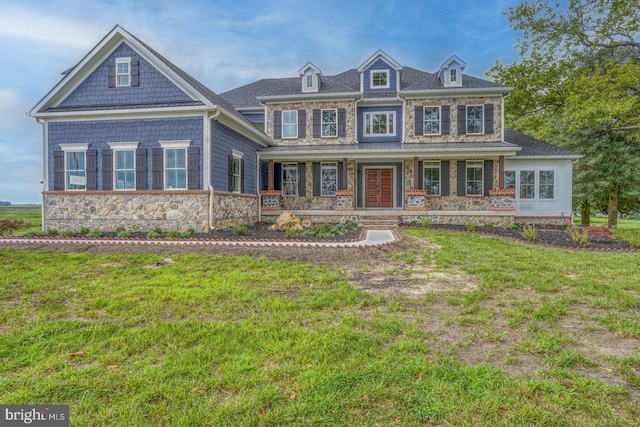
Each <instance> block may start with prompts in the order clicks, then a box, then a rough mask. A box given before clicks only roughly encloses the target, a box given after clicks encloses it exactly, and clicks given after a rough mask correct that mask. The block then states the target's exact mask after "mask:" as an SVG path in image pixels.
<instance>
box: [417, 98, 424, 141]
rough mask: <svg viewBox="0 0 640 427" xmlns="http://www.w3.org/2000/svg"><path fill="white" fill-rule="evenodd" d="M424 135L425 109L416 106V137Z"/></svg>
mask: <svg viewBox="0 0 640 427" xmlns="http://www.w3.org/2000/svg"><path fill="white" fill-rule="evenodd" d="M422 134H424V107H423V106H422V105H416V135H422Z"/></svg>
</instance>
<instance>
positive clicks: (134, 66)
mask: <svg viewBox="0 0 640 427" xmlns="http://www.w3.org/2000/svg"><path fill="white" fill-rule="evenodd" d="M139 70H140V62H139V61H131V86H139V85H140V79H139V75H140V71H139Z"/></svg>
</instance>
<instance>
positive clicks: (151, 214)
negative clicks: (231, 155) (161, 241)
mask: <svg viewBox="0 0 640 427" xmlns="http://www.w3.org/2000/svg"><path fill="white" fill-rule="evenodd" d="M43 195H44V219H45V221H44V223H45V231H46V230H51V229H56V230H58V231H65V230H72V231H76V232H78V231H80V229H81V228H83V227H87V228H89V229H92V230H94V229H95V230H100V231H115V229H116V228H118V227H124V228H125V229H126V230H127V231H149V230H153V229H154V228H156V227H160V228H162V229H163V230H165V231H168V230H178V231H184V230H187V229H189V228H194V229H195V230H196V231H197V232H208V231H209V192H208V191H175V192H167V191H136V192H124V191H118V192H115V191H108V192H107V191H105V192H102V191H100V192H89V191H83V192H55V193H54V192H44V193H43Z"/></svg>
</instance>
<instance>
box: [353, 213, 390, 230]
mask: <svg viewBox="0 0 640 427" xmlns="http://www.w3.org/2000/svg"><path fill="white" fill-rule="evenodd" d="M358 222H359V223H360V224H362V225H363V226H364V228H366V229H367V230H388V229H390V228H396V227H398V217H397V216H391V217H390V216H365V217H361V218H360V220H359V221H358Z"/></svg>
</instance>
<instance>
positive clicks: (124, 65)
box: [116, 58, 131, 87]
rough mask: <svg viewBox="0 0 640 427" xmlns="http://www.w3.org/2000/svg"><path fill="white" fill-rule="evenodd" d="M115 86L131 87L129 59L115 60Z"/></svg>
mask: <svg viewBox="0 0 640 427" xmlns="http://www.w3.org/2000/svg"><path fill="white" fill-rule="evenodd" d="M116 86H117V87H125V86H131V58H116Z"/></svg>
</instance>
